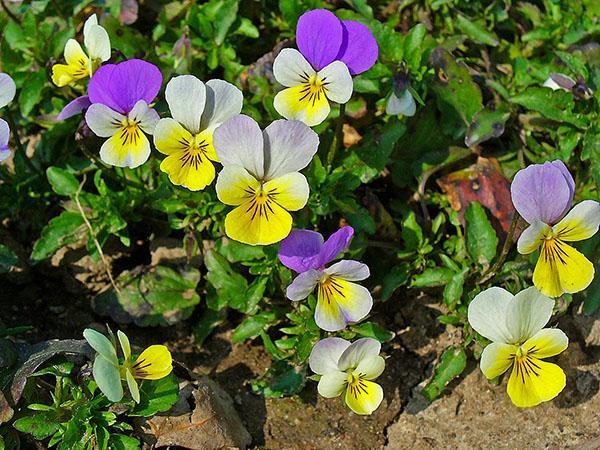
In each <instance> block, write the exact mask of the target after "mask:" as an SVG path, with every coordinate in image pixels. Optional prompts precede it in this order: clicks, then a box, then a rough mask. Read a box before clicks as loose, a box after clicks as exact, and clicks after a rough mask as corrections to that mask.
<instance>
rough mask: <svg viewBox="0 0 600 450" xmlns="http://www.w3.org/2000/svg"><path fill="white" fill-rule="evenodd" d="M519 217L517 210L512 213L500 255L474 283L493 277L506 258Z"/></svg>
mask: <svg viewBox="0 0 600 450" xmlns="http://www.w3.org/2000/svg"><path fill="white" fill-rule="evenodd" d="M519 217H520V216H519V213H518V212H517V211H515V212H514V214H513V218H512V222H511V223H510V228H509V229H508V234H507V235H506V239H505V240H504V245H503V246H502V251H501V252H500V256H499V257H498V260H497V261H496V263H495V264H494V265H493V266H491V267H490V268H489V269H488V270H486V271H485V272H484V273H483V275H482V276H481V278H479V280H477V281H476V284H481V283H484V282H485V281H487V280H489V279H490V278H492V277H494V275H496V272H497V271H498V270H499V269H500V267H501V266H502V264H504V260H506V257H507V256H508V252H509V251H510V248H511V247H512V244H513V236H514V234H515V230H516V229H517V223H518V222H519Z"/></svg>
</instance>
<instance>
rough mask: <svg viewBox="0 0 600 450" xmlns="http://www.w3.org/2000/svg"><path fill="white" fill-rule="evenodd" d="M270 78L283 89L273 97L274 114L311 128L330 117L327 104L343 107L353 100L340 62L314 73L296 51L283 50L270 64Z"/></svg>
mask: <svg viewBox="0 0 600 450" xmlns="http://www.w3.org/2000/svg"><path fill="white" fill-rule="evenodd" d="M273 75H274V76H275V79H276V80H277V81H278V82H279V83H280V84H282V85H283V86H285V87H286V89H283V90H282V91H281V92H279V93H278V94H277V95H276V96H275V103H274V106H275V109H276V110H277V112H278V113H279V114H281V115H282V116H283V117H285V118H286V119H295V120H300V121H302V122H304V123H305V124H307V125H308V126H311V127H312V126H315V125H319V124H320V123H321V122H323V121H324V120H325V119H326V118H327V116H329V112H330V110H331V107H330V105H329V102H330V101H332V102H336V103H346V102H348V100H350V97H351V96H352V75H350V71H349V70H348V67H347V66H346V65H345V64H344V63H343V62H341V61H333V62H332V63H330V64H328V65H327V66H326V67H324V68H322V69H321V70H319V71H316V70H315V69H313V67H312V66H311V65H310V63H309V62H308V61H307V60H306V58H305V57H304V56H302V53H300V52H299V51H298V50H295V49H292V48H285V49H283V50H282V51H281V52H280V53H279V55H278V56H277V58H276V59H275V62H274V63H273Z"/></svg>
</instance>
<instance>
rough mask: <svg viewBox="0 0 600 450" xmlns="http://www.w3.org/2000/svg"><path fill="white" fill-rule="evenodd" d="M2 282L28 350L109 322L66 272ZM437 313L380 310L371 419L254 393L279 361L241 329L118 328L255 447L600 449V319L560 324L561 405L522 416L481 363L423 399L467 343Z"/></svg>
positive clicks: (422, 307) (427, 307)
mask: <svg viewBox="0 0 600 450" xmlns="http://www.w3.org/2000/svg"><path fill="white" fill-rule="evenodd" d="M0 282H1V285H2V289H0V308H1V310H2V316H1V318H0V320H1V321H2V322H4V324H5V325H24V324H30V325H33V326H34V327H35V328H34V330H33V331H32V332H30V333H29V334H27V335H26V336H25V337H24V338H25V339H27V340H28V341H31V342H36V341H39V340H42V339H49V338H80V337H81V333H82V331H83V329H84V328H85V327H88V326H90V325H92V326H100V327H101V325H100V324H102V323H104V322H105V321H106V320H105V318H103V317H98V316H96V315H95V314H94V312H93V311H92V309H91V307H90V295H89V294H90V292H89V287H86V286H85V285H81V283H80V284H79V285H78V282H77V281H76V280H74V278H73V276H72V273H70V272H68V271H65V270H64V269H63V268H53V267H50V266H47V267H43V268H42V267H39V268H37V269H35V272H34V273H33V274H28V275H27V276H26V277H12V278H9V279H8V280H1V279H0ZM86 289H87V290H86ZM437 315H438V312H437V311H436V310H435V304H434V303H432V299H431V297H427V296H422V295H421V296H416V293H414V292H406V293H403V295H402V296H398V297H397V298H395V299H392V300H390V301H388V302H387V303H385V304H380V305H379V306H378V307H377V308H376V309H375V312H374V314H373V317H372V320H375V321H378V322H380V323H382V324H384V325H385V326H386V327H387V328H388V329H391V330H392V331H394V332H395V333H396V337H395V338H394V340H393V341H392V342H390V343H387V344H385V345H384V346H383V349H384V352H385V355H386V356H387V357H388V359H387V367H386V370H385V372H384V374H383V375H382V377H381V378H380V379H379V381H380V382H381V384H382V385H383V387H384V390H385V400H384V402H383V404H382V405H381V407H380V408H379V409H378V410H377V412H376V413H375V414H373V415H372V416H370V417H360V416H356V415H353V414H352V413H350V412H349V411H348V409H347V408H345V407H344V406H343V404H342V402H341V401H340V400H339V399H333V400H326V399H322V398H319V397H318V395H317V392H316V386H315V383H314V382H312V381H308V383H307V386H306V388H305V389H304V391H303V392H302V393H301V394H300V395H299V396H294V397H291V398H284V399H266V400H265V399H264V398H262V397H260V396H257V395H255V394H253V393H252V391H251V388H250V386H249V382H250V381H251V380H252V379H255V378H257V377H260V376H262V375H263V374H264V373H265V371H266V370H267V369H268V367H269V364H270V358H269V355H268V354H266V353H265V351H264V349H263V348H262V346H261V345H260V344H259V343H258V342H257V343H251V342H249V343H244V344H239V345H232V344H231V340H230V334H231V332H230V331H228V330H230V329H231V328H232V327H233V326H235V325H236V324H235V323H225V324H224V325H223V326H222V327H221V328H220V329H218V330H217V332H216V333H215V334H213V335H212V336H211V337H210V338H209V339H208V340H207V341H206V342H205V344H204V345H203V346H202V348H200V347H198V346H196V345H194V343H193V335H194V324H195V319H196V318H195V317H192V318H191V319H189V320H188V321H186V322H185V323H182V324H180V325H177V326H173V327H169V328H157V329H140V328H136V327H121V328H123V329H124V330H125V331H126V332H127V333H128V334H129V335H130V337H131V338H132V341H134V342H136V343H137V344H138V345H140V346H143V345H146V344H150V343H156V342H157V341H162V342H165V343H166V344H167V345H169V347H170V348H171V349H172V351H173V353H174V357H175V358H176V359H177V360H178V361H180V362H182V363H184V364H186V365H187V366H188V367H189V368H191V369H192V370H194V371H195V372H197V373H199V374H206V375H209V376H210V377H211V378H212V379H214V380H215V381H217V382H218V383H219V384H220V385H221V386H222V387H223V388H224V389H225V390H226V391H227V392H228V393H229V394H230V396H231V397H232V398H233V400H234V402H235V405H236V408H237V411H238V413H239V415H240V417H241V418H242V420H243V422H244V424H245V426H246V428H247V429H248V431H249V432H250V434H251V435H252V438H253V446H255V448H261V449H262V448H266V449H303V450H304V449H333V448H340V449H383V448H385V449H388V450H397V449H438V448H441V449H443V448H449V449H450V448H452V449H457V448H458V449H478V448H481V449H495V448H519V449H520V448H527V449H547V448H552V449H559V448H577V449H596V448H600V393H599V392H598V387H599V380H600V362H599V360H600V336H599V335H598V330H599V329H600V316H598V317H595V318H586V319H583V318H582V317H581V316H579V315H578V314H576V313H569V314H567V315H565V316H563V317H562V318H561V319H560V321H559V325H560V327H561V328H562V329H563V330H565V331H566V332H567V334H568V335H569V336H570V338H571V344H570V345H569V349H568V350H567V351H566V352H565V353H564V354H563V355H561V356H560V357H558V358H557V362H558V363H559V364H560V365H561V366H562V367H563V368H565V370H566V372H567V387H566V389H565V391H564V392H563V393H562V394H561V395H560V396H559V397H558V398H557V399H555V400H554V401H552V402H548V403H546V404H543V405H541V406H540V407H537V408H534V409H527V410H520V409H517V408H515V407H513V406H512V405H511V403H510V401H509V399H508V397H507V395H506V379H505V380H503V382H502V383H501V384H500V385H498V386H493V385H491V384H490V383H488V382H487V381H486V380H485V378H484V377H483V376H482V375H481V372H480V371H479V369H478V368H477V366H476V364H475V363H474V362H472V363H470V365H469V367H468V369H467V371H466V372H465V374H463V376H462V377H460V378H459V379H457V380H455V381H454V382H453V383H452V384H451V385H450V386H449V388H448V389H447V392H446V393H445V395H443V396H442V397H441V398H439V399H438V400H436V401H435V402H433V403H432V404H428V403H427V402H426V401H425V399H424V398H423V397H421V395H420V394H419V389H420V386H422V382H423V380H426V379H427V377H428V376H430V374H431V370H432V368H433V365H434V363H435V361H436V358H437V357H438V356H439V355H440V353H441V351H443V349H444V348H445V347H446V346H447V345H448V344H450V343H453V342H456V341H458V340H459V338H460V335H459V331H458V330H454V329H449V330H445V329H444V328H443V327H441V326H438V325H436V323H437V322H436V320H435V317H436V316H437ZM109 323H110V322H109ZM111 326H116V325H115V324H112V323H111ZM586 342H587V343H586Z"/></svg>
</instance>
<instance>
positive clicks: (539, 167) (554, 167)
mask: <svg viewBox="0 0 600 450" xmlns="http://www.w3.org/2000/svg"><path fill="white" fill-rule="evenodd" d="M563 166H564V164H563ZM573 189H574V183H573V178H572V177H571V174H569V173H568V171H567V170H566V167H564V168H563V167H561V164H560V163H559V162H557V161H554V162H545V163H544V164H533V165H531V166H529V167H527V168H525V169H523V170H520V171H519V172H517V174H516V175H515V178H514V179H513V182H512V184H511V188H510V190H511V197H512V201H513V205H514V206H515V209H516V210H517V211H518V213H519V214H520V215H521V216H522V217H523V218H524V219H525V220H526V221H527V223H530V224H531V223H534V222H536V221H541V222H544V223H546V224H548V225H553V224H555V223H556V222H558V221H559V220H560V219H561V218H562V217H563V216H564V215H565V214H566V213H567V211H568V210H569V208H570V207H571V201H572V199H573Z"/></svg>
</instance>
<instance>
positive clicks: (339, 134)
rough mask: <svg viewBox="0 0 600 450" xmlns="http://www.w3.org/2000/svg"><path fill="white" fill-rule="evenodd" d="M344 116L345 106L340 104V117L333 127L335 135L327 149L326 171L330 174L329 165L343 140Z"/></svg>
mask: <svg viewBox="0 0 600 450" xmlns="http://www.w3.org/2000/svg"><path fill="white" fill-rule="evenodd" d="M345 115H346V104H345V103H342V104H341V105H340V115H339V117H338V120H337V124H336V126H335V135H334V136H333V141H332V142H331V147H330V148H329V153H328V154H327V171H328V172H331V165H332V164H333V161H334V160H335V154H336V153H337V151H338V149H339V148H340V147H341V145H342V142H343V140H344V117H345Z"/></svg>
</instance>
